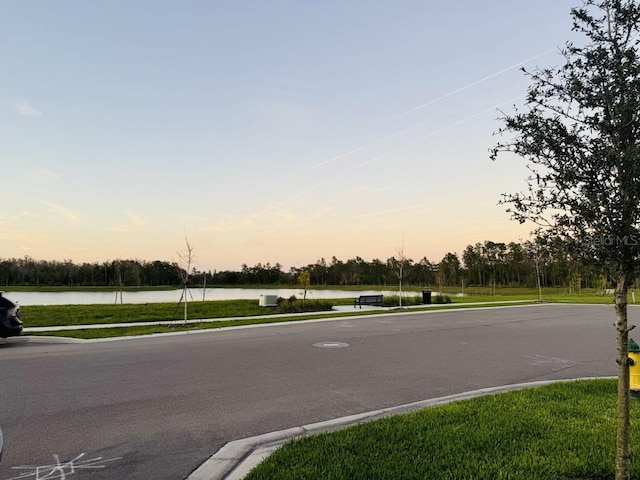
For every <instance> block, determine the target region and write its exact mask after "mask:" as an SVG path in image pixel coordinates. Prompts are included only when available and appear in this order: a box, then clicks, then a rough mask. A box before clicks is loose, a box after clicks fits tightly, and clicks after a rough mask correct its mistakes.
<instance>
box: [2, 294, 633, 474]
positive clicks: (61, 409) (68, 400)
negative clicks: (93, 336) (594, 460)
mask: <svg viewBox="0 0 640 480" xmlns="http://www.w3.org/2000/svg"><path fill="white" fill-rule="evenodd" d="M636 312H639V313H640V310H636V309H635V308H632V309H631V319H632V320H633V319H634V318H635V317H637V315H636ZM613 320H614V311H613V307H612V306H568V305H540V306H529V307H509V308H499V309H477V310H457V311H440V312H435V311H434V312H426V313H411V314H402V315H383V316H372V317H366V318H364V317H361V318H350V319H336V320H332V321H326V320H325V321H323V322H317V323H299V324H296V325H286V326H283V325H271V326H268V327H259V328H244V329H237V330H226V331H217V332H216V331H212V332H207V333H199V334H189V335H180V336H165V337H153V338H140V339H135V340H119V341H109V342H92V343H85V344H46V343H37V344H34V343H29V342H26V341H25V340H26V339H24V338H16V339H8V340H0V359H1V360H2V373H1V377H0V425H2V429H3V431H4V434H5V451H4V456H3V458H2V463H1V464H0V479H2V480H8V479H13V478H28V479H37V480H49V479H53V478H56V479H59V478H69V479H70V480H71V479H75V478H78V479H79V480H81V479H82V478H86V479H89V478H90V479H92V480H100V479H130V480H150V479H153V480H162V479H170V480H184V479H185V478H186V477H187V476H188V475H189V473H191V472H192V471H193V470H194V469H195V468H197V467H198V466H199V465H200V464H201V463H202V462H203V461H204V460H206V459H207V458H208V457H209V456H211V455H212V454H213V453H215V452H216V451H217V450H218V449H219V448H220V447H221V446H222V445H223V444H224V443H226V442H228V441H231V440H235V439H240V438H244V437H248V436H253V435H258V434H261V433H266V432H270V431H273V430H281V429H284V428H288V427H294V426H298V425H303V424H307V423H311V422H318V421H323V420H328V419H332V418H336V417H342V416H345V415H350V414H355V413H360V412H365V411H370V410H374V409H379V408H383V407H390V406H394V405H399V404H404V403H409V402H414V401H418V400H424V399H428V398H433V397H438V396H443V395H448V394H454V393H460V392H465V391H469V390H475V389H478V388H482V387H490V386H499V385H506V384H512V383H520V382H527V381H535V380H548V379H560V378H574V377H585V376H603V375H615V372H616V369H615V361H614V360H615V329H614V327H613V326H612V323H613ZM322 342H328V343H329V345H325V347H329V348H322V347H318V346H314V344H318V343H322ZM331 343H346V344H348V346H345V347H342V348H335V347H336V346H337V345H331ZM83 454H84V455H83ZM56 475H57V476H56Z"/></svg>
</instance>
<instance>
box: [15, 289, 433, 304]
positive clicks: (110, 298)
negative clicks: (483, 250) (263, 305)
mask: <svg viewBox="0 0 640 480" xmlns="http://www.w3.org/2000/svg"><path fill="white" fill-rule="evenodd" d="M182 293H183V292H182V290H152V291H143V292H126V291H125V292H122V303H160V302H166V303H171V302H175V303H179V302H180V301H182ZM303 293H304V292H303V290H301V289H299V288H277V289H270V288H264V289H260V288H206V289H202V288H190V289H189V290H188V295H189V297H188V300H189V301H190V302H191V301H202V300H203V295H204V299H205V300H259V299H260V295H277V296H278V297H283V298H289V297H290V296H292V295H295V296H296V297H298V298H302V296H303ZM380 294H382V295H386V296H389V295H397V294H398V292H397V291H395V290H364V291H347V290H308V291H307V298H309V299H327V298H350V297H353V298H356V297H358V296H359V295H380ZM403 294H404V295H406V296H413V295H421V293H420V292H403ZM3 296H4V297H7V298H8V299H9V300H11V301H12V302H18V303H19V304H20V305H22V306H29V305H90V304H109V303H120V293H119V292H118V293H117V294H116V292H102V291H101V292H11V291H10V290H7V291H6V292H4V293H3Z"/></svg>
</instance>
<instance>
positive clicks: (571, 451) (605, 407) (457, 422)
mask: <svg viewBox="0 0 640 480" xmlns="http://www.w3.org/2000/svg"><path fill="white" fill-rule="evenodd" d="M638 414H640V403H638V402H636V401H633V402H632V408H631V416H632V433H631V434H632V458H633V459H637V458H640V443H639V442H638V440H640V424H639V423H640V422H636V421H633V419H635V418H637V416H638ZM615 425H616V381H615V380H609V379H605V380H589V381H578V382H569V383H558V384H553V385H550V386H545V387H540V388H535V389H526V390H520V391H515V392H508V393H500V394H496V395H490V396H484V397H479V398H476V399H472V400H465V401H460V402H455V403H451V404H449V405H444V406H438V407H433V408H429V409H425V410H421V411H419V412H415V413H410V414H406V415H400V416H395V417H390V418H386V419H382V420H377V421H373V422H369V423H365V424H362V425H358V426H354V427H350V428H348V429H345V430H341V431H338V432H333V433H326V434H320V435H316V436H310V437H305V438H301V439H298V440H294V441H292V442H290V443H288V444H286V445H284V446H283V447H281V448H280V449H278V450H277V451H276V452H275V453H274V454H272V455H271V456H270V457H268V458H267V459H266V460H265V461H264V462H263V463H262V464H260V465H259V466H258V467H256V469H254V470H253V471H252V472H251V473H250V474H249V476H248V477H246V480H266V479H278V480H288V479H290V480H294V479H295V480H303V479H319V478H322V479H332V480H340V479H344V480H358V479H362V480H376V479H389V480H402V479H407V480H408V479H433V480H438V479H447V480H459V479H486V480H497V479H502V480H507V479H509V480H551V479H554V480H586V479H612V478H613V477H614V471H615V466H614V463H615V448H616V443H615V434H616V432H615V430H616V427H615ZM631 471H632V478H638V477H639V476H640V463H633V462H632V467H631Z"/></svg>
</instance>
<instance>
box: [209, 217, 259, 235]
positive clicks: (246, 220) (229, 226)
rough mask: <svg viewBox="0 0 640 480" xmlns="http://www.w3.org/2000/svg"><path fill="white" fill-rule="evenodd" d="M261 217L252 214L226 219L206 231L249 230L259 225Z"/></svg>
mask: <svg viewBox="0 0 640 480" xmlns="http://www.w3.org/2000/svg"><path fill="white" fill-rule="evenodd" d="M259 220H260V215H258V214H255V213H252V214H249V215H246V216H238V217H233V218H224V219H222V220H220V221H218V222H215V223H214V224H212V225H211V226H209V228H206V229H204V230H206V231H212V232H217V233H221V232H235V231H238V230H247V229H251V228H253V227H255V226H256V225H258V223H259Z"/></svg>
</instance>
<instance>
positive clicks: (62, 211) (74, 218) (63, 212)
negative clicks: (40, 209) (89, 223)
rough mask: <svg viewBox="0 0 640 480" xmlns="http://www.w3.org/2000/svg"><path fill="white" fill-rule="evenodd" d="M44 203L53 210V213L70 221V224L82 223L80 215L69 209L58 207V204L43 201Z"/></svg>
mask: <svg viewBox="0 0 640 480" xmlns="http://www.w3.org/2000/svg"><path fill="white" fill-rule="evenodd" d="M42 203H43V204H44V205H46V206H47V207H48V208H49V210H51V211H52V212H53V213H55V214H56V215H59V216H61V217H62V218H65V219H66V220H69V221H70V222H74V223H75V222H79V221H80V216H79V215H77V214H76V213H75V212H73V211H71V210H69V209H68V208H66V207H63V206H62V205H58V204H56V203H51V202H45V201H43V202H42Z"/></svg>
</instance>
